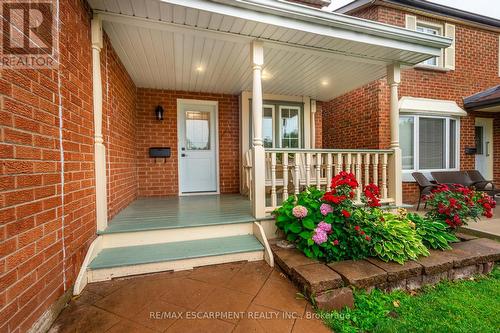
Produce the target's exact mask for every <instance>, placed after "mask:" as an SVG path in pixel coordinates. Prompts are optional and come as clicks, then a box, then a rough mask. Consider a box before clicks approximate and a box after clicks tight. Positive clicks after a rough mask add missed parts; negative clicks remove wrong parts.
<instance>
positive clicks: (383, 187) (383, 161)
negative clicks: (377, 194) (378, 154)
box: [382, 153, 387, 199]
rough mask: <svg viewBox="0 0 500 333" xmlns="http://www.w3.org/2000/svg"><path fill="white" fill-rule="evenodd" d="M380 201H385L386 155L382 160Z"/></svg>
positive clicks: (385, 154)
mask: <svg viewBox="0 0 500 333" xmlns="http://www.w3.org/2000/svg"><path fill="white" fill-rule="evenodd" d="M382 199H387V153H384V157H383V160H382Z"/></svg>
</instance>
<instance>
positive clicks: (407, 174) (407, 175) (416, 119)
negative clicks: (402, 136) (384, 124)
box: [399, 113, 460, 182]
mask: <svg viewBox="0 0 500 333" xmlns="http://www.w3.org/2000/svg"><path fill="white" fill-rule="evenodd" d="M399 116H400V117H406V118H413V168H412V169H402V171H403V181H406V182H408V181H410V182H414V181H415V179H413V177H412V175H411V173H412V172H415V171H418V172H422V173H423V174H425V175H426V176H427V178H429V179H432V176H431V174H430V173H431V172H433V171H458V170H460V118H459V117H450V116H433V115H423V114H405V113H401V114H400V115H399ZM420 118H434V119H444V120H445V133H444V134H445V166H446V167H445V168H444V169H420V168H419V167H420V165H419V163H420V161H419V158H420V147H419V141H420V140H419V139H420V137H419V135H420V130H419V126H420ZM450 120H455V126H456V133H455V139H456V141H455V167H454V168H450V167H449V165H450Z"/></svg>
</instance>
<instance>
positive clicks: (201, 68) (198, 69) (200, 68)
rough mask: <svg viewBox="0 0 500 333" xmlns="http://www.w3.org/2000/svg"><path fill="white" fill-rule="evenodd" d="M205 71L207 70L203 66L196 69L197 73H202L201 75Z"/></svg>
mask: <svg viewBox="0 0 500 333" xmlns="http://www.w3.org/2000/svg"><path fill="white" fill-rule="evenodd" d="M204 70H205V68H203V66H202V65H199V66H197V67H196V71H197V72H200V73H201V72H203V71H204Z"/></svg>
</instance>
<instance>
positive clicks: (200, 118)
mask: <svg viewBox="0 0 500 333" xmlns="http://www.w3.org/2000/svg"><path fill="white" fill-rule="evenodd" d="M186 149H187V150H210V112H202V111H186Z"/></svg>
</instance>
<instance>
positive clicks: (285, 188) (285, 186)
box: [282, 153, 288, 201]
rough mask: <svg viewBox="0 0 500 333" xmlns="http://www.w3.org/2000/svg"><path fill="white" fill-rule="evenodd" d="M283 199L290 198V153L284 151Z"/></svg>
mask: <svg viewBox="0 0 500 333" xmlns="http://www.w3.org/2000/svg"><path fill="white" fill-rule="evenodd" d="M282 159H283V201H285V200H286V199H288V153H283V158H282Z"/></svg>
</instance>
